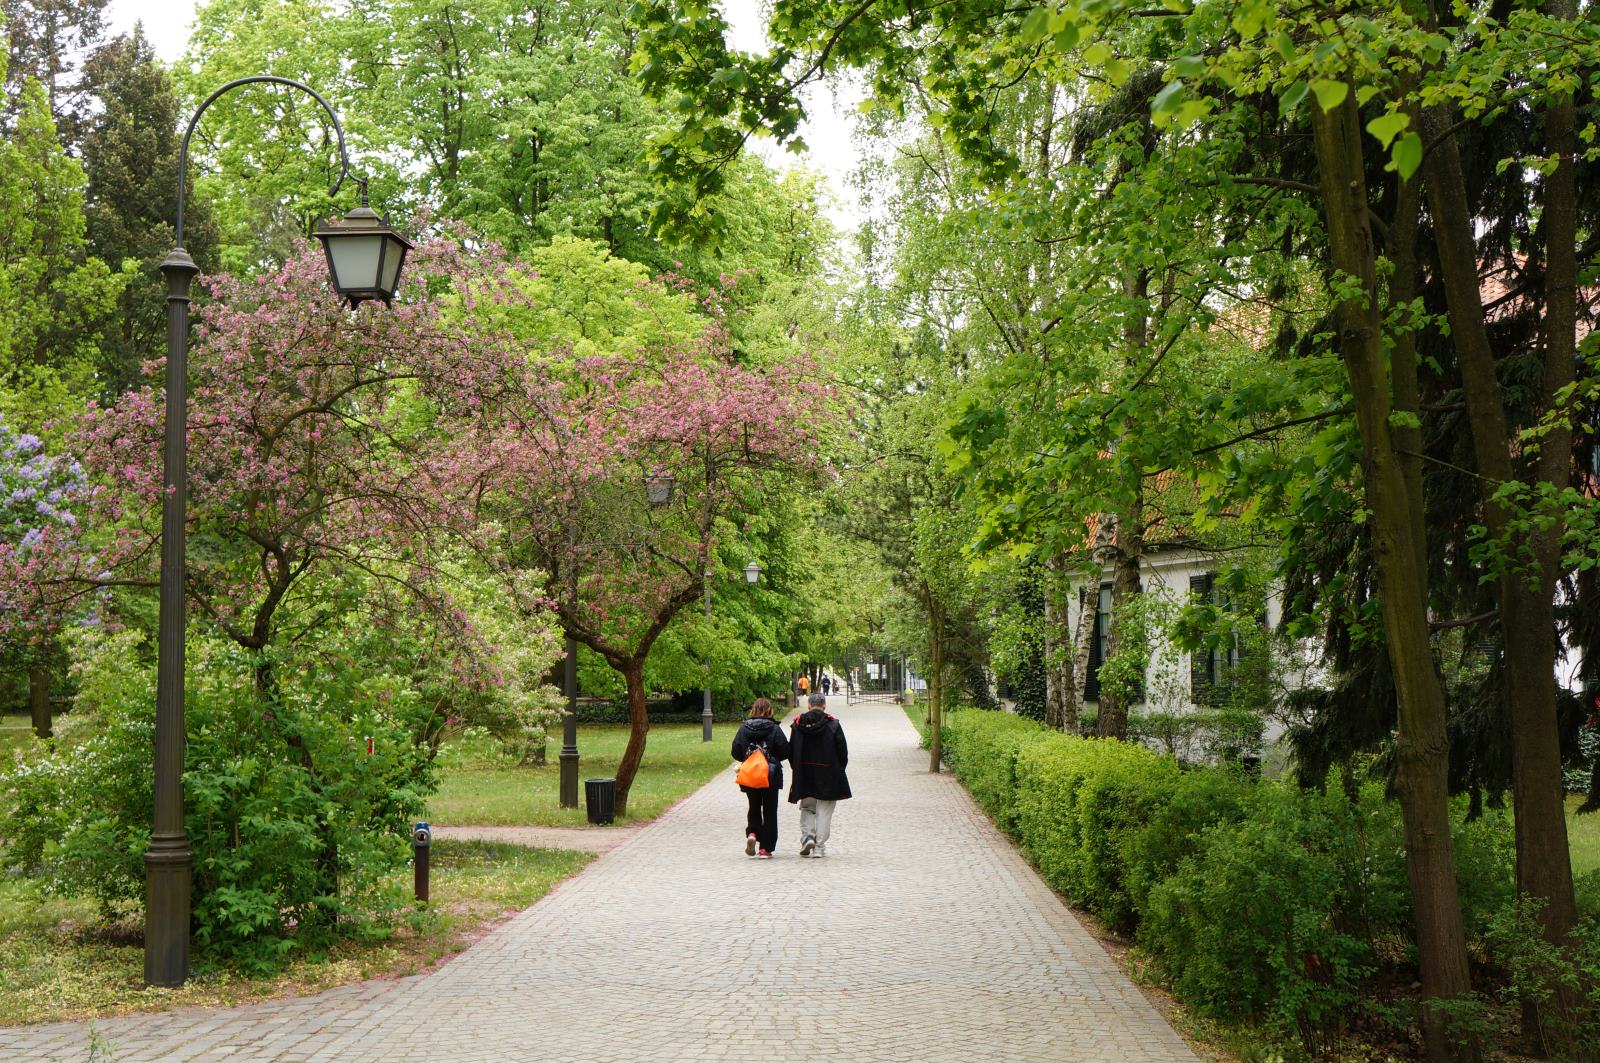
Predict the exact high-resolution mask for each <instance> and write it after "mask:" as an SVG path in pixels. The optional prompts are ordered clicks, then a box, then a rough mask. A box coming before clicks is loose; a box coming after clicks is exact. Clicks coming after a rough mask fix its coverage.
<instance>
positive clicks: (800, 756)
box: [789, 709, 850, 802]
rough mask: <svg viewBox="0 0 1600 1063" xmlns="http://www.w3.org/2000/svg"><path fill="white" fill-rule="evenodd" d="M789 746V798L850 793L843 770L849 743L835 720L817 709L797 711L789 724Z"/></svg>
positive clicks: (834, 797)
mask: <svg viewBox="0 0 1600 1063" xmlns="http://www.w3.org/2000/svg"><path fill="white" fill-rule="evenodd" d="M789 750H790V753H789V761H790V763H792V764H793V765H794V785H793V786H791V787H789V800H790V801H791V802H793V801H799V800H800V799H801V798H804V797H815V798H818V799H820V800H823V801H843V800H844V799H845V798H847V797H849V796H850V780H849V779H847V778H845V774H844V768H845V765H846V764H848V763H850V747H849V746H847V745H845V741H844V728H843V727H841V726H839V721H838V720H836V719H834V718H833V717H832V716H829V715H828V714H827V713H826V712H823V711H822V710H821V709H811V710H809V711H808V712H803V713H801V714H800V715H799V716H798V717H796V718H795V721H794V724H793V726H791V727H790V728H789Z"/></svg>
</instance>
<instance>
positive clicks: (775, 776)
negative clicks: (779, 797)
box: [733, 716, 789, 791]
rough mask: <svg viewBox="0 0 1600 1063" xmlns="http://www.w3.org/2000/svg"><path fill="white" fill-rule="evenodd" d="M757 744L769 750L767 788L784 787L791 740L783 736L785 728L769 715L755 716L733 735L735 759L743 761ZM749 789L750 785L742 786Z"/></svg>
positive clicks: (743, 788)
mask: <svg viewBox="0 0 1600 1063" xmlns="http://www.w3.org/2000/svg"><path fill="white" fill-rule="evenodd" d="M756 746H761V747H762V748H764V749H765V750H766V751H767V789H769V790H772V789H778V790H781V789H783V762H784V761H786V760H788V759H789V740H788V739H787V738H785V737H783V728H782V727H779V726H778V722H777V721H776V720H774V719H772V718H770V717H767V716H753V717H751V718H750V719H748V720H746V721H745V722H744V723H742V724H740V725H739V733H738V734H736V735H734V736H733V759H734V760H739V761H742V760H744V758H746V757H748V756H749V755H750V751H751V750H752V749H754V748H755V747H756ZM739 789H741V790H746V791H748V790H749V789H750V787H748V786H741V787H739Z"/></svg>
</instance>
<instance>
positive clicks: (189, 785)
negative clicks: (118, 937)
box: [0, 632, 433, 970]
mask: <svg viewBox="0 0 1600 1063" xmlns="http://www.w3.org/2000/svg"><path fill="white" fill-rule="evenodd" d="M74 649H75V655H76V659H75V662H74V673H75V676H76V678H77V680H78V682H79V686H80V693H79V696H78V703H77V708H76V710H75V711H74V713H73V714H72V717H71V720H72V722H73V733H72V734H71V735H70V736H68V737H64V738H63V739H61V740H59V741H57V742H49V743H37V744H35V745H34V746H33V748H31V749H30V750H27V751H26V752H25V753H24V754H23V756H22V757H21V759H20V760H19V761H18V763H17V765H16V766H15V767H14V768H13V769H12V770H10V771H9V772H7V773H6V774H5V775H4V776H0V793H3V794H4V795H5V797H6V800H7V804H8V807H10V808H12V809H14V810H16V819H15V822H16V829H14V830H12V831H8V838H9V844H8V846H7V849H6V851H5V857H4V859H5V863H6V865H7V866H8V867H11V868H13V869H16V870H19V871H23V872H27V873H29V874H33V875H37V876H38V877H39V878H40V879H41V880H42V882H43V883H44V885H45V887H46V888H47V889H48V890H50V891H51V892H54V893H58V894H62V895H70V896H87V897H91V898H93V899H94V900H95V901H97V902H98V903H99V905H100V906H101V908H102V910H103V911H104V912H105V913H106V914H108V915H111V914H115V913H117V912H120V911H126V910H129V909H131V908H135V907H136V906H137V905H138V903H139V901H140V900H141V898H142V896H143V892H144V866H143V852H144V848H145V845H146V842H147V840H148V835H149V809H150V806H151V790H150V785H151V784H150V780H151V775H150V748H151V743H152V740H153V729H154V725H153V713H154V704H155V696H154V679H153V670H152V668H151V664H150V661H149V659H148V656H147V650H146V649H145V648H144V646H143V645H142V637H141V636H140V635H139V634H138V633H136V632H124V633H123V634H120V635H115V636H103V635H99V634H97V633H94V632H83V633H80V634H77V635H76V637H75V645H74ZM350 663H351V665H354V663H355V662H353V661H352V662H350ZM263 667H270V663H269V662H268V661H266V660H265V659H264V658H262V657H260V656H254V655H248V654H245V653H244V652H242V651H240V650H239V649H238V648H237V647H234V646H231V645H230V644H228V643H224V642H218V641H212V640H205V639H196V640H193V641H192V642H191V650H190V669H189V671H190V684H189V687H188V691H187V694H188V697H187V705H186V720H185V723H186V729H187V743H188V750H187V756H186V771H185V776H184V785H185V797H186V809H185V812H186V817H185V826H186V829H187V831H188V833H189V839H190V844H191V845H192V847H193V850H194V854H195V863H194V895H195V905H194V919H195V924H194V934H195V941H196V943H197V944H198V945H199V946H200V948H201V949H202V951H203V952H204V954H205V955H206V956H207V957H208V958H209V959H211V960H214V961H215V960H226V961H230V962H233V963H237V964H240V965H242V966H244V967H245V968H248V969H252V970H266V969H269V968H271V967H273V966H275V965H276V964H278V963H279V962H280V961H281V960H282V959H283V958H284V956H285V955H286V954H287V952H288V951H289V950H290V949H292V948H295V947H297V946H299V947H304V946H307V945H311V944H315V943H317V942H318V941H319V940H323V939H325V938H326V935H327V934H328V933H331V932H332V931H333V930H334V928H335V924H336V921H337V923H338V930H339V932H342V933H362V932H367V931H369V930H371V929H374V928H375V927H376V926H377V924H378V923H379V922H381V921H382V920H383V919H384V918H385V917H386V915H387V913H388V912H389V910H390V909H392V907H393V906H394V905H395V904H397V903H398V901H399V900H400V899H401V898H399V897H398V896H397V895H396V894H395V893H394V892H393V887H392V884H386V881H385V880H386V877H387V876H389V875H390V873H391V872H393V871H395V870H396V869H397V868H399V867H401V866H403V864H404V861H405V859H406V857H407V855H408V847H407V845H406V830H407V827H408V826H409V822H410V820H411V818H412V817H413V816H415V815H416V814H418V813H420V812H421V810H422V807H423V799H424V797H425V796H426V794H427V793H428V792H429V791H430V790H431V788H432V786H433V777H432V772H431V770H430V767H429V761H428V749H427V747H426V746H425V745H419V744H417V743H416V742H414V741H412V740H411V733H412V730H413V728H414V726H415V716H416V714H417V713H418V711H419V705H418V702H417V700H416V698H415V696H414V694H413V693H412V692H411V691H409V690H407V689H405V688H404V687H398V686H396V685H395V684H394V682H393V677H392V676H391V675H388V674H384V673H383V672H381V671H376V672H375V671H374V670H370V669H367V668H361V667H350V666H347V667H345V668H343V669H339V670H333V669H327V668H321V669H318V668H311V669H304V670H299V671H296V672H294V673H293V674H292V675H286V676H285V677H284V682H283V685H282V688H281V689H282V696H281V697H278V698H275V699H271V700H267V699H263V697H262V696H261V694H260V691H259V689H258V681H259V677H260V674H261V672H260V670H261V669H262V668H263ZM368 736H371V737H372V738H373V746H374V752H373V753H372V755H370V756H369V755H368V754H367V752H366V750H367V744H366V739H367V737H368Z"/></svg>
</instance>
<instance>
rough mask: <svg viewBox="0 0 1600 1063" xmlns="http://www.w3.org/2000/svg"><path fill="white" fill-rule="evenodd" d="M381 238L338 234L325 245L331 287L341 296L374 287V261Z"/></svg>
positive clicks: (378, 250)
mask: <svg viewBox="0 0 1600 1063" xmlns="http://www.w3.org/2000/svg"><path fill="white" fill-rule="evenodd" d="M383 241H384V237H382V236H381V235H379V234H377V233H373V234H371V235H370V236H369V235H365V234H363V235H345V234H342V233H341V234H340V235H338V236H336V237H334V238H332V239H330V240H329V241H328V258H329V260H330V261H331V262H332V263H333V286H334V287H335V288H337V289H338V290H339V291H341V292H348V291H356V290H367V289H371V288H373V287H375V286H376V284H377V280H378V260H379V256H381V255H382V253H383Z"/></svg>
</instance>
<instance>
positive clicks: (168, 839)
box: [144, 832, 194, 988]
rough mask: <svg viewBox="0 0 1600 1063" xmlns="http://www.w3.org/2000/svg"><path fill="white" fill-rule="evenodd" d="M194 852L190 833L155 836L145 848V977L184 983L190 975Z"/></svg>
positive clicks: (166, 983)
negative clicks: (191, 882) (190, 907)
mask: <svg viewBox="0 0 1600 1063" xmlns="http://www.w3.org/2000/svg"><path fill="white" fill-rule="evenodd" d="M193 866H194V854H193V853H191V852H190V851H189V836H188V835H187V834H183V833H181V832H180V833H178V834H167V835H160V834H158V835H155V836H153V837H152V838H151V839H150V848H149V849H147V850H145V854H144V868H145V912H144V980H145V984H146V985H156V986H166V987H169V988H172V987H176V986H181V985H183V983H184V982H185V981H187V980H188V978H189V882H190V877H191V873H192V868H193Z"/></svg>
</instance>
